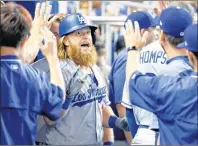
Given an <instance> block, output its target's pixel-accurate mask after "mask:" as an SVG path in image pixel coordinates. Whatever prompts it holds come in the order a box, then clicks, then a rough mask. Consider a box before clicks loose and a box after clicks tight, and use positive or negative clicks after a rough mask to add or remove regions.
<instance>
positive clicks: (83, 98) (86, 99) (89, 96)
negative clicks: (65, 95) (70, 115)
mask: <svg viewBox="0 0 198 146" xmlns="http://www.w3.org/2000/svg"><path fill="white" fill-rule="evenodd" d="M106 94H107V93H106V86H105V87H102V88H95V89H94V88H93V87H92V86H91V85H89V88H88V90H87V93H78V94H76V95H74V98H73V100H72V104H73V106H79V107H81V106H83V105H86V104H87V103H91V102H93V101H95V100H98V102H99V103H100V102H101V101H102V99H103V98H104V97H105V96H106Z"/></svg>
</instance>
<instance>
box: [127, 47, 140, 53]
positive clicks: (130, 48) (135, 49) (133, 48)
mask: <svg viewBox="0 0 198 146" xmlns="http://www.w3.org/2000/svg"><path fill="white" fill-rule="evenodd" d="M132 50H134V51H137V50H138V49H137V48H136V46H131V47H128V49H127V52H129V51H132Z"/></svg>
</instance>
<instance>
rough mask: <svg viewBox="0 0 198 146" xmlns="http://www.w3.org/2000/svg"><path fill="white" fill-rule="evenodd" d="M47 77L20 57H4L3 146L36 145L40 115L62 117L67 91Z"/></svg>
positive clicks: (0, 112) (0, 133)
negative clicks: (64, 91)
mask: <svg viewBox="0 0 198 146" xmlns="http://www.w3.org/2000/svg"><path fill="white" fill-rule="evenodd" d="M46 78H47V75H46V74H45V73H41V72H39V71H38V70H35V69H33V68H32V67H30V66H29V65H27V64H24V63H22V62H21V60H20V59H19V58H18V57H17V56H14V55H6V56H1V101H0V121H1V122H0V127H1V128H0V137H1V140H0V144H1V145H32V144H34V143H35V137H36V119H37V115H38V114H40V115H44V116H47V117H48V118H49V119H51V120H57V119H58V118H59V117H60V114H61V108H62V98H63V91H62V90H61V88H60V87H57V86H55V85H53V84H51V83H50V82H49V81H47V80H46Z"/></svg>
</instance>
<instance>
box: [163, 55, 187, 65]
mask: <svg viewBox="0 0 198 146" xmlns="http://www.w3.org/2000/svg"><path fill="white" fill-rule="evenodd" d="M175 60H184V61H185V62H187V61H188V56H176V57H173V58H171V59H169V60H167V61H166V64H169V63H171V62H173V61H175Z"/></svg>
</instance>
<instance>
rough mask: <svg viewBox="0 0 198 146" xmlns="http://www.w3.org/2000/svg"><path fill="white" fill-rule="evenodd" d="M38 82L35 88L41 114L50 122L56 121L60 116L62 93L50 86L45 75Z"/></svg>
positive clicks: (58, 88) (56, 87)
mask: <svg viewBox="0 0 198 146" xmlns="http://www.w3.org/2000/svg"><path fill="white" fill-rule="evenodd" d="M38 80H39V81H38V84H37V86H38V88H39V96H40V100H41V101H40V102H41V103H42V109H41V110H42V114H44V115H45V116H47V117H48V118H49V119H50V120H57V119H58V118H59V117H60V114H61V109H62V100H63V91H62V89H61V88H60V87H58V86H55V85H53V84H51V83H50V81H49V80H48V76H47V74H45V73H43V74H42V75H41V77H40V79H38Z"/></svg>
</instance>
